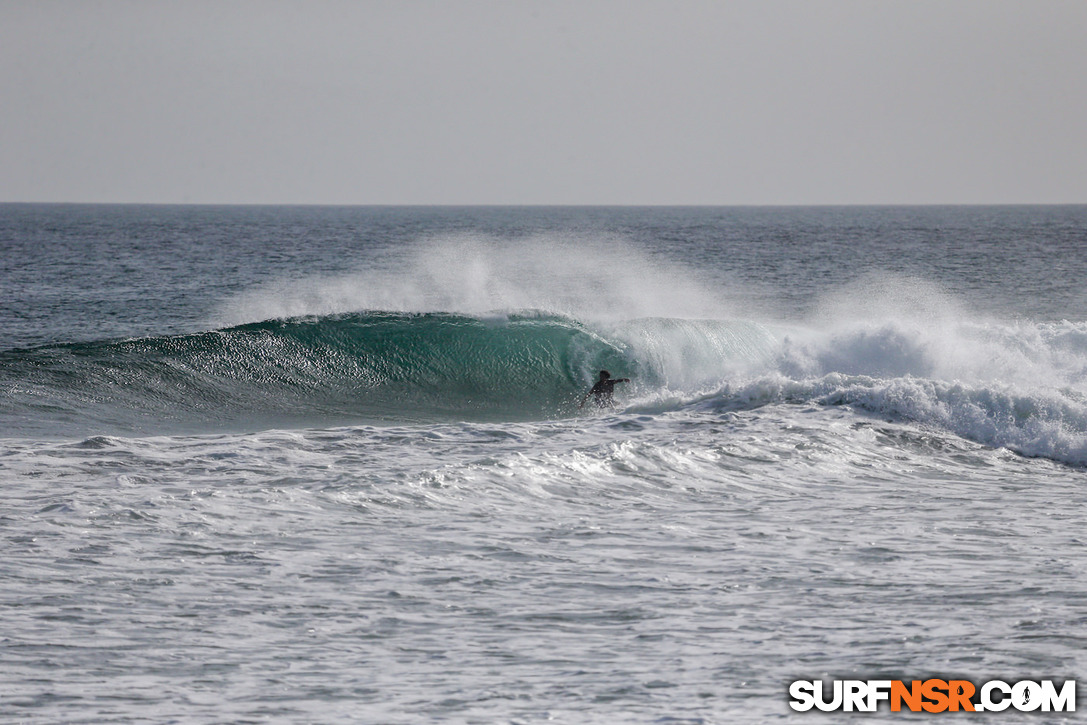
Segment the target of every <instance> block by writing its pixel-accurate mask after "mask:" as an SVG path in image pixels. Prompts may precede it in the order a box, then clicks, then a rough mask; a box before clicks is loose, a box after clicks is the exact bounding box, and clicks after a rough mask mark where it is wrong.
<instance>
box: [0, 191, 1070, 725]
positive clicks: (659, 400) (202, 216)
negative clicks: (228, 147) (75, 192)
mask: <svg viewBox="0 0 1087 725" xmlns="http://www.w3.org/2000/svg"><path fill="white" fill-rule="evenodd" d="M1085 244H1087V208H1084V207H1021V208H1015V207H998V208H987V207H986V208H885V209H880V208H826V209H771V208H765V209H763V208H760V209H592V208H576V209H540V208H531V209H453V208H441V209H432V208H264V207H252V208H238V207H235V208H231V207H79V206H76V207H65V206H22V205H3V206H0V245H2V249H3V250H4V254H3V258H2V260H0V289H2V290H3V292H2V293H0V333H2V334H3V340H2V344H0V436H2V438H0V537H2V538H0V541H3V546H4V556H3V557H0V572H2V581H3V582H4V586H3V588H2V590H0V605H2V607H3V609H2V611H3V617H2V618H0V645H2V647H3V653H4V655H3V657H2V658H0V713H2V714H0V718H12V719H13V720H14V721H18V722H43V723H44V722H58V721H59V722H109V721H117V722H132V721H151V722H170V721H176V722H375V723H376V722H394V723H400V722H402V723H414V722H425V721H452V722H458V721H466V722H535V721H543V720H546V719H552V720H555V721H559V722H601V723H611V722H706V723H716V722H764V721H767V720H775V719H782V720H789V719H804V718H802V717H799V716H797V714H796V713H794V712H792V710H790V708H789V707H788V704H787V694H786V693H787V686H788V683H789V682H791V681H792V680H794V679H817V678H820V677H822V678H824V679H826V678H828V677H843V678H845V677H850V678H877V677H889V678H903V679H911V678H916V677H921V676H929V675H936V676H945V677H946V676H956V677H961V678H963V679H970V680H973V681H975V682H979V681H984V680H987V679H991V678H994V677H1000V678H1003V679H1008V680H1014V679H1043V678H1056V679H1064V678H1066V677H1072V678H1075V677H1077V676H1078V675H1079V673H1080V672H1081V671H1082V670H1083V665H1084V660H1085V657H1084V655H1083V641H1084V640H1083V637H1084V635H1083V631H1084V624H1085V623H1087V586H1085V585H1084V583H1083V581H1084V577H1083V574H1084V567H1085V565H1087V559H1085V557H1084V535H1083V531H1084V526H1083V524H1084V518H1085V516H1087V510H1085V506H1084V503H1083V496H1082V495H1081V493H1080V491H1081V487H1082V485H1083V482H1084V465H1085V464H1087V384H1085V376H1087V318H1084V316H1083V313H1082V310H1083V303H1084V301H1085V299H1087V295H1085V287H1084V285H1083V282H1082V280H1083V279H1085V278H1087V276H1085V274H1087V255H1085V254H1084V250H1085ZM602 367H607V368H608V369H609V370H611V372H612V373H613V374H615V375H617V376H623V377H630V378H632V382H631V383H630V384H628V385H626V386H620V387H619V388H617V390H618V394H617V399H618V405H617V407H616V408H614V409H611V410H597V409H593V408H592V407H591V406H589V407H588V408H585V409H579V408H578V401H579V399H580V397H581V396H582V394H583V393H584V392H585V390H586V389H587V388H588V386H589V385H590V384H591V383H592V381H593V379H594V378H595V375H596V372H597V370H598V369H600V368H602ZM882 715H883V717H885V718H892V717H893V718H894V719H898V718H900V717H902V716H900V715H898V714H894V715H893V716H892V715H891V713H888V712H884V713H883V714H882ZM826 717H828V716H825V715H824V716H810V719H820V720H823V719H825V718H826ZM830 717H833V716H830ZM1024 717H1025V716H1024ZM1050 717H1051V719H1059V717H1056V716H1050ZM993 718H994V719H996V718H997V716H995V715H994V716H993ZM907 719H908V718H907ZM983 719H984V718H983ZM999 719H1001V720H1009V721H1014V720H1015V719H1016V716H1014V715H1010V714H1008V713H1003V714H1002V715H1000V716H999ZM1029 719H1030V721H1039V718H1038V716H1037V715H1035V716H1033V718H1029Z"/></svg>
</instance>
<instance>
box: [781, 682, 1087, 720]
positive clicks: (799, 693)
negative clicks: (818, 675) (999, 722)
mask: <svg viewBox="0 0 1087 725" xmlns="http://www.w3.org/2000/svg"><path fill="white" fill-rule="evenodd" d="M789 697H790V698H791V699H790V700H789V707H791V708H792V709H794V710H797V711H799V712H807V711H808V710H811V709H812V708H813V707H814V708H816V709H818V710H822V711H823V712H833V711H835V710H842V711H844V712H875V711H876V710H877V709H878V708H879V705H880V703H882V702H886V703H888V704H889V705H890V708H891V712H900V711H901V710H903V709H905V710H909V711H911V712H1000V711H1002V710H1007V709H1008V708H1009V707H1010V708H1013V709H1014V710H1018V711H1020V712H1033V711H1035V710H1040V711H1042V712H1075V710H1076V682H1075V680H1065V681H1064V683H1063V684H1061V686H1060V687H1059V688H1058V687H1057V685H1056V684H1055V683H1054V681H1053V680H1040V681H1038V682H1035V681H1033V680H1021V681H1019V682H1016V683H1013V684H1009V683H1007V682H1003V681H1002V680H990V681H989V682H986V683H984V684H982V685H981V686H980V687H977V686H975V685H974V683H972V682H970V681H968V680H937V679H930V680H912V681H911V682H910V683H909V684H907V683H905V682H903V681H902V680H833V681H832V684H831V687H830V692H829V693H827V692H826V691H825V690H824V688H823V681H822V680H797V681H796V682H794V683H792V684H791V685H789Z"/></svg>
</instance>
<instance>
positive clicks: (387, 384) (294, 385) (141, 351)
mask: <svg viewBox="0 0 1087 725" xmlns="http://www.w3.org/2000/svg"><path fill="white" fill-rule="evenodd" d="M633 366H634V365H633V363H632V361H630V360H629V359H628V358H627V357H626V355H625V354H624V352H623V351H622V350H621V349H620V347H619V346H617V345H615V344H613V343H610V342H608V341H607V340H605V339H603V338H602V337H600V336H599V335H597V334H595V333H593V332H591V331H589V330H587V329H585V328H584V327H582V326H581V325H580V324H578V323H577V322H575V321H573V320H570V319H567V318H563V317H556V316H544V315H532V314H525V315H520V316H518V315H514V316H509V317H503V318H497V319H494V320H485V319H478V318H474V317H465V316H460V315H453V314H441V313H434V314H418V315H414V314H399V313H365V314H353V315H343V316H335V317H326V318H316V319H295V320H275V321H268V322H261V323H255V324H249V325H242V326H239V327H233V328H228V329H224V330H216V331H212V332H205V333H199V334H192V335H181V336H171V337H150V338H141V339H136V340H127V341H109V342H95V343H79V344H67V345H56V346H48V347H41V348H35V349H32V350H20V351H11V352H7V353H3V354H2V355H0V381H2V382H3V385H4V388H5V389H7V390H10V391H11V392H12V395H11V396H5V397H4V398H2V399H0V416H3V417H4V418H9V416H11V418H14V419H17V418H20V417H23V418H25V417H27V416H26V415H23V416H20V413H21V412H22V413H29V414H31V415H30V417H38V418H40V417H42V415H43V414H44V415H45V417H48V418H50V419H53V420H55V422H56V423H57V425H60V426H68V425H75V424H78V423H80V422H92V423H93V422H98V423H103V424H112V425H116V426H118V427H120V428H122V429H135V430H142V431H149V430H156V429H159V428H162V427H163V424H165V428H167V429H173V430H176V429H179V428H180V429H183V430H187V429H191V430H204V429H208V428H209V427H211V428H222V427H228V428H231V427H238V426H241V427H251V426H256V427H264V426H268V425H274V424H302V423H304V424H313V423H325V424H335V423H339V422H360V421H366V420H374V421H387V420H402V421H427V420H443V419H450V420H452V419H465V420H525V419H539V418H552V417H561V416H564V415H569V414H571V413H572V412H573V411H574V410H575V409H576V401H577V398H578V397H579V395H580V393H581V392H582V390H583V389H584V388H585V386H586V385H588V384H589V383H590V382H591V381H592V379H593V377H594V376H595V370H596V369H599V368H605V367H606V368H609V369H612V370H613V372H615V373H616V374H629V373H630V372H631V368H632V367H633Z"/></svg>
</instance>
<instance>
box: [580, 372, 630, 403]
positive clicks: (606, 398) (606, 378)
mask: <svg viewBox="0 0 1087 725" xmlns="http://www.w3.org/2000/svg"><path fill="white" fill-rule="evenodd" d="M629 382H630V378H612V376H611V373H609V372H608V371H607V370H601V371H600V379H599V380H597V381H596V384H595V385H593V388H592V390H590V391H589V392H587V393H585V397H584V398H582V399H581V402H580V403H578V405H577V407H578V408H581V407H583V406H584V405H585V401H586V400H588V399H589V396H592V398H593V402H594V403H596V404H597V405H599V406H600V407H601V408H603V407H605V406H610V405H614V404H615V400H614V399H613V398H612V393H613V392H614V391H615V385H616V383H629Z"/></svg>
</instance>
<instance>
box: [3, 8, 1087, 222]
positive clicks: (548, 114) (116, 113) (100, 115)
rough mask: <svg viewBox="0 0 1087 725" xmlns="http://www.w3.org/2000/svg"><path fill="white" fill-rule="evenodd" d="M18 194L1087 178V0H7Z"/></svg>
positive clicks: (1004, 183) (546, 189)
mask: <svg viewBox="0 0 1087 725" xmlns="http://www.w3.org/2000/svg"><path fill="white" fill-rule="evenodd" d="M0 104H2V105H0V109H2V110H0V114H2V115H0V201H91V202H214V203H337V204H819V203H844V204H849V203H1015V202H1032V203H1046V202H1053V203H1065V202H1071V203H1084V202H1087V2H1084V1H1083V0H1067V1H1064V2H1057V1H1050V0H1029V1H1024V2H1012V1H1010V0H864V1H860V0H825V1H820V0H793V1H782V0H752V1H750V2H748V1H742V2H730V1H728V0H718V1H717V2H685V1H683V0H668V1H665V2H638V1H636V0H614V1H604V0H600V1H596V2H594V1H593V0H575V1H572V2H565V1H562V0H554V1H550V2H531V1H528V0H514V1H509V2H476V1H471V0H464V1H457V0H449V1H447V2H413V1H410V0H402V1H399V2H321V1H319V0H307V1H306V2H256V1H252V2H246V1H244V0H242V1H238V2H220V1H216V2H195V1H191V2H143V1H142V0H140V1H135V2H120V1H116V2H93V1H83V2H47V1H46V2H43V1H42V0H28V1H27V2H18V1H16V2H13V1H10V0H8V1H4V0H0Z"/></svg>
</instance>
